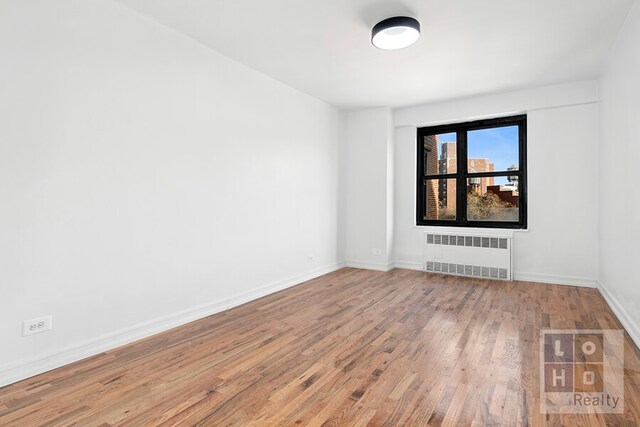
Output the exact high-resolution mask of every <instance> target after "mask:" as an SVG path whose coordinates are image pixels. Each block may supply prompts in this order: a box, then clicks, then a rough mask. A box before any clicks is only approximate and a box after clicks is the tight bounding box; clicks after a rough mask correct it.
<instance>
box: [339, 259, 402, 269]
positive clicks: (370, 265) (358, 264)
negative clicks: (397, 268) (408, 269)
mask: <svg viewBox="0 0 640 427" xmlns="http://www.w3.org/2000/svg"><path fill="white" fill-rule="evenodd" d="M345 265H346V266H347V267H351V268H362V269H364V270H375V271H391V270H393V268H394V263H393V262H389V263H386V264H384V263H376V262H369V261H347V262H346V263H345Z"/></svg>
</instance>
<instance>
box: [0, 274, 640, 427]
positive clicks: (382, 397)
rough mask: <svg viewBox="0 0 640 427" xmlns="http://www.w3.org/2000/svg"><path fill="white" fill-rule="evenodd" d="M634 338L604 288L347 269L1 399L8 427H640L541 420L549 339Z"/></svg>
mask: <svg viewBox="0 0 640 427" xmlns="http://www.w3.org/2000/svg"><path fill="white" fill-rule="evenodd" d="M544 328H577V329H585V328H592V329H595V328H606V329H610V328H621V326H620V324H619V323H618V321H617V320H616V318H615V316H614V315H613V313H612V312H611V310H610V309H609V307H608V306H607V305H606V303H605V302H604V300H603V299H602V297H601V296H600V294H599V293H598V291H597V290H595V289H585V288H577V287H570V286H555V285H554V286H551V285H541V284H533V283H523V282H512V283H510V282H498V281H489V280H478V279H470V278H459V277H447V276H438V275H432V274H427V273H422V272H417V271H409V270H400V269H398V270H393V271H391V272H389V273H382V272H374V271H366V270H358V269H350V268H345V269H342V270H339V271H337V272H335V273H332V274H328V275H326V276H322V277H320V278H318V279H315V280H312V281H309V282H306V283H304V284H302V285H299V286H296V287H294V288H290V289H287V290H284V291H282V292H279V293H276V294H273V295H269V296H267V297H265V298H262V299H259V300H256V301H253V302H251V303H248V304H245V305H243V306H241V307H237V308H235V309H232V310H228V311H226V312H223V313H219V314H216V315H213V316H210V317H207V318H205V319H202V320H199V321H196V322H193V323H189V324H187V325H185V326H182V327H179V328H176V329H173V330H171V331H168V332H165V333H162V334H159V335H156V336H153V337H150V338H147V339H145V340H141V341H138V342H136V343H133V344H130V345H127V346H124V347H121V348H118V349H115V350H113V351H109V352H106V353H103V354H100V355H97V356H94V357H91V358H89V359H86V360H83V361H80V362H77V363H74V364H72V365H68V366H65V367H63V368H60V369H56V370H54V371H51V372H48V373H45V374H42V375H39V376H36V377H33V378H30V379H28V380H25V381H22V382H19V383H16V384H13V385H10V386H8V387H4V388H2V389H0V425H2V426H21V427H22V426H70V425H77V426H174V425H185V426H192V425H193V426H226V425H238V426H289V425H291V426H297V425H303V426H426V425H433V426H454V425H458V426H502V425H504V426H524V425H532V426H539V425H553V426H560V425H566V426H573V425H575V426H597V425H613V426H632V425H637V423H638V422H640V421H639V420H640V352H639V351H638V349H637V348H636V347H635V346H634V344H633V343H632V342H631V340H630V339H629V338H628V337H627V338H626V339H625V399H626V400H625V413H624V414H623V415H589V416H587V415H581V416H578V415H543V414H540V413H539V412H540V411H539V352H538V346H539V333H540V332H539V331H540V329H544Z"/></svg>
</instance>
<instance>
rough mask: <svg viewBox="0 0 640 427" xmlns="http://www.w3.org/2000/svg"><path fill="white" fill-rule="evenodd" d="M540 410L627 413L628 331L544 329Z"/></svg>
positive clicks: (548, 411)
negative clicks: (625, 353)
mask: <svg viewBox="0 0 640 427" xmlns="http://www.w3.org/2000/svg"><path fill="white" fill-rule="evenodd" d="M540 402H541V406H540V410H541V412H542V413H610V414H611V413H623V412H624V332H623V331H621V330H543V331H542V334H541V336H540Z"/></svg>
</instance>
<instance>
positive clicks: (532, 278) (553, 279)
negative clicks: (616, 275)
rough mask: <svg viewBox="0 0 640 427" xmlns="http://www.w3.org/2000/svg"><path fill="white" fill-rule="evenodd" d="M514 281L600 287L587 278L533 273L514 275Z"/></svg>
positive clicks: (594, 281) (593, 280)
mask: <svg viewBox="0 0 640 427" xmlns="http://www.w3.org/2000/svg"><path fill="white" fill-rule="evenodd" d="M513 280H520V281H523V282H536V283H546V284H550V285H566V286H579V287H582V288H596V287H597V286H598V281H597V280H595V279H588V278H585V277H569V276H551V275H546V274H532V273H514V275H513Z"/></svg>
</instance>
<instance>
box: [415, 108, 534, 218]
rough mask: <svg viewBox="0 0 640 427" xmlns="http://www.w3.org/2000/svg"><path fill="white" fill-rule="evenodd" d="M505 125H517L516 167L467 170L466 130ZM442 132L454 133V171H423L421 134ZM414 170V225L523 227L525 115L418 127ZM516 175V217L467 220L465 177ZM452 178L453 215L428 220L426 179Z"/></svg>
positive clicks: (525, 182) (525, 157) (423, 149)
mask: <svg viewBox="0 0 640 427" xmlns="http://www.w3.org/2000/svg"><path fill="white" fill-rule="evenodd" d="M507 126H518V137H519V141H518V160H519V163H520V164H519V165H518V167H519V170H518V171H517V172H516V171H500V172H477V173H469V170H468V165H469V164H468V163H469V162H468V159H467V132H469V131H474V130H479V129H490V128H499V127H507ZM443 133H455V134H456V155H457V168H456V173H448V174H431V175H427V174H425V164H424V156H425V147H424V137H425V136H429V135H438V134H443ZM417 149H418V151H417V161H416V163H417V174H416V202H417V203H416V225H417V226H440V227H474V228H511V229H526V228H527V115H526V114H521V115H517V116H510V117H500V118H494V119H485V120H475V121H471V122H463V123H455V124H447V125H439V126H428V127H422V128H418V138H417ZM514 175H517V176H518V204H519V221H517V222H515V221H469V220H468V219H467V194H466V189H467V179H468V178H483V177H500V176H514ZM444 178H448V179H456V219H455V220H428V219H424V218H426V209H427V204H426V200H425V199H426V197H427V196H426V194H427V193H426V191H425V190H426V183H427V181H428V180H429V179H444Z"/></svg>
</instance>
